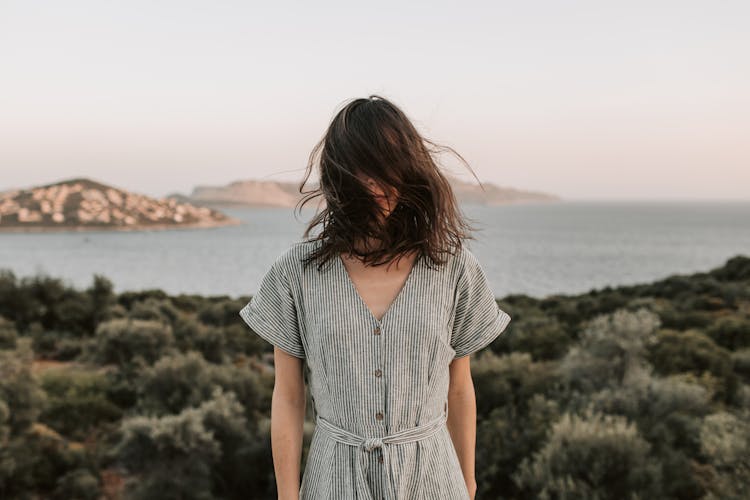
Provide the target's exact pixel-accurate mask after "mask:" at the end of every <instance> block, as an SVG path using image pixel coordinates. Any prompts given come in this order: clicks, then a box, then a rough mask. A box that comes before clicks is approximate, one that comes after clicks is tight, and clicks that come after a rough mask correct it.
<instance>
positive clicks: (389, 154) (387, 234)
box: [298, 95, 481, 266]
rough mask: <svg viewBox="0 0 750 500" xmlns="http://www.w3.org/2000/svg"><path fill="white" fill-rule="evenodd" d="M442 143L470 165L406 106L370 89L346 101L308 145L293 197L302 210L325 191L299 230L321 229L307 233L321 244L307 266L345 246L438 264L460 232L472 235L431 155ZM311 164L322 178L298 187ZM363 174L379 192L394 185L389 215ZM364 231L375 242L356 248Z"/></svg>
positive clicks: (369, 255)
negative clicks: (423, 128)
mask: <svg viewBox="0 0 750 500" xmlns="http://www.w3.org/2000/svg"><path fill="white" fill-rule="evenodd" d="M446 149H447V150H449V151H451V152H453V153H455V154H456V156H458V158H459V159H460V160H461V161H462V162H463V163H464V164H465V165H466V166H467V167H468V163H467V162H466V161H465V160H464V159H463V157H462V156H461V155H460V154H458V153H456V152H455V151H454V150H453V149H452V148H450V147H447V146H441V145H438V144H436V143H434V142H432V141H430V140H428V139H425V138H423V137H422V136H420V134H419V133H418V132H417V130H416V128H415V127H414V125H413V124H412V122H411V121H410V120H409V118H407V116H406V115H405V114H404V112H403V111H402V110H401V109H399V108H398V107H397V106H395V105H394V104H393V103H392V102H390V101H389V100H387V99H385V98H383V97H380V96H377V95H371V96H370V97H369V98H366V99H365V98H358V99H353V100H350V101H349V102H348V103H346V105H345V106H344V107H343V109H341V110H340V111H339V112H338V113H337V114H336V116H335V117H334V118H333V120H332V122H331V123H330V125H329V127H328V130H327V131H326V133H325V135H324V137H323V138H322V139H321V140H320V141H319V142H318V143H317V144H316V145H315V147H314V148H313V150H312V152H311V154H310V158H309V162H308V165H307V170H306V174H305V177H304V179H303V181H302V183H301V184H300V186H299V192H300V193H301V194H303V195H305V196H304V197H303V199H301V200H300V202H299V203H298V208H299V209H300V210H301V208H302V207H303V206H304V205H305V204H306V203H307V202H309V201H310V200H312V199H314V198H316V197H319V196H323V198H324V201H325V203H324V205H325V207H324V208H323V209H321V210H320V211H319V212H318V213H317V214H316V215H315V216H314V218H313V219H312V220H311V221H310V223H309V225H308V227H307V229H306V230H305V232H304V235H303V237H304V238H309V235H310V233H311V231H312V230H313V229H314V228H315V227H317V226H321V228H322V230H321V231H320V233H319V234H318V235H317V237H315V238H313V240H320V241H321V245H319V246H318V248H317V249H316V250H315V251H314V252H312V253H311V254H310V255H309V256H308V258H307V259H306V261H305V265H307V264H308V263H310V262H312V261H314V260H317V261H319V266H322V265H323V264H324V263H325V262H326V261H328V260H329V259H330V258H333V257H337V254H338V253H344V252H345V253H351V254H354V255H358V256H359V257H360V258H361V259H362V260H363V261H364V262H365V263H370V264H371V265H378V264H383V263H388V262H391V261H392V260H394V259H397V258H399V257H400V256H402V255H404V254H406V253H410V252H412V251H416V252H417V255H418V256H426V257H428V258H429V260H431V261H432V262H433V263H434V264H443V263H444V262H445V260H446V257H447V256H446V254H455V253H456V251H457V250H458V249H460V247H461V245H462V240H463V239H474V237H473V236H471V235H470V232H471V231H473V230H475V228H474V227H473V226H472V225H470V224H469V223H468V222H467V220H466V219H467V217H466V216H465V215H464V214H463V213H461V211H460V208H459V206H458V203H457V201H456V198H455V196H454V194H453V190H452V188H451V185H450V184H449V182H448V179H447V178H446V177H445V176H444V175H443V173H442V172H441V170H440V168H439V167H438V165H437V162H436V160H435V158H434V157H433V155H434V154H436V153H439V152H440V151H441V150H446ZM316 165H317V166H318V168H319V174H320V184H319V186H318V187H317V188H316V189H314V190H312V191H304V186H305V184H306V183H307V181H308V179H309V178H310V174H311V173H312V171H313V169H314V168H315V166H316ZM468 168H469V170H471V167H468ZM472 174H473V171H472ZM363 177H364V178H367V177H369V178H371V179H373V180H374V181H375V182H376V183H377V184H378V185H379V186H380V187H381V188H382V189H383V190H384V192H389V191H391V190H393V189H395V190H396V191H397V192H398V203H397V204H396V207H395V208H394V209H393V210H392V212H391V213H390V215H389V216H388V217H385V218H379V217H378V210H380V206H379V205H378V203H377V201H376V199H375V197H374V196H373V195H372V193H371V191H370V190H369V189H368V186H367V185H366V183H365V182H364V181H363V179H362V178H363ZM474 177H475V178H476V175H475V176H474ZM477 180H479V179H477ZM480 185H481V182H480ZM368 238H374V239H376V241H378V242H379V245H380V248H377V249H369V250H364V251H360V250H359V249H357V248H356V247H355V244H356V243H358V242H362V241H367V239H368ZM428 265H429V264H428Z"/></svg>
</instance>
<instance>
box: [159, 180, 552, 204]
mask: <svg viewBox="0 0 750 500" xmlns="http://www.w3.org/2000/svg"><path fill="white" fill-rule="evenodd" d="M448 179H449V181H450V183H451V185H452V186H453V191H454V193H455V194H456V197H457V198H458V201H459V203H464V204H476V205H503V204H508V203H524V202H555V201H560V200H561V198H560V197H558V196H555V195H552V194H548V193H542V192H534V191H522V190H518V189H513V188H505V187H500V186H497V185H495V184H492V183H488V182H485V183H483V186H484V190H482V187H480V186H479V184H477V183H471V182H465V181H463V180H460V179H458V178H456V177H451V176H448ZM298 187H299V184H298V183H297V182H285V181H259V180H244V181H235V182H232V183H230V184H227V185H224V186H196V187H195V188H193V192H192V193H191V194H190V195H187V196H186V195H182V194H179V193H173V194H170V195H168V197H170V198H173V199H175V200H178V201H183V202H189V203H198V204H202V205H212V206H255V207H294V206H295V205H296V204H297V202H298V200H299V199H300V198H301V197H302V195H300V193H299V191H298ZM315 187H317V186H316V185H314V184H310V185H309V187H308V186H306V189H314V188H315ZM317 201H318V200H317V199H316V200H314V202H313V203H317Z"/></svg>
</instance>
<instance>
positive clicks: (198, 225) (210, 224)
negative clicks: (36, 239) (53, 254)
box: [0, 218, 243, 234]
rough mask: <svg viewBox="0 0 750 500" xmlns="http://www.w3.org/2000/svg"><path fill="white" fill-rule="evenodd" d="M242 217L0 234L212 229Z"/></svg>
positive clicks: (18, 230)
mask: <svg viewBox="0 0 750 500" xmlns="http://www.w3.org/2000/svg"><path fill="white" fill-rule="evenodd" d="M241 224H243V221H242V220H240V219H235V218H230V219H227V220H223V221H201V222H192V223H188V224H153V225H151V224H149V225H137V226H5V227H3V226H0V234H26V233H34V234H36V233H88V232H92V231H93V232H96V231H101V232H109V231H124V232H128V231H167V230H170V229H211V228H217V227H225V226H239V225H241Z"/></svg>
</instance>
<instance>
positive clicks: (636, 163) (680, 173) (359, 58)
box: [0, 0, 750, 200]
mask: <svg viewBox="0 0 750 500" xmlns="http://www.w3.org/2000/svg"><path fill="white" fill-rule="evenodd" d="M748 19H750V2H747V1H745V0H743V1H732V0H728V1H720V2H716V1H702V2H695V1H689V0H683V1H658V0H651V1H646V2H642V1H628V2H612V1H601V0H599V1H575V0H571V1H549V0H548V1H526V2H503V1H492V2H470V1H464V2H460V3H459V2H443V1H437V0H432V1H430V2H422V1H410V2H395V1H393V2H392V1H379V2H376V3H375V2H370V3H367V4H365V3H358V2H351V1H346V2H343V1H342V2H326V1H316V2H301V1H300V2H285V1H274V2H262V3H261V2H254V1H242V2H240V1H229V0H225V1H220V2H217V1H203V2H199V1H190V0H182V1H159V2H154V1H148V2H146V1H134V0H131V1H103V0H98V1H66V2H59V1H48V2H42V1H34V0H23V1H15V0H0V73H1V74H0V171H1V174H0V190H5V189H11V188H19V187H32V186H35V185H38V184H46V183H51V182H57V181H60V180H64V179H67V178H71V177H81V176H84V177H91V178H93V179H95V180H99V181H101V182H105V183H107V184H112V185H114V186H116V187H119V188H123V189H128V190H132V191H136V192H140V193H143V194H148V195H151V196H166V195H167V194H171V193H174V192H181V193H185V194H188V193H190V192H191V191H192V189H193V187H194V186H197V185H223V184H227V183H230V182H234V181H238V180H248V179H261V180H278V181H300V180H301V179H302V177H303V174H304V171H305V167H306V166H307V161H308V156H309V154H310V151H311V150H312V148H313V146H314V145H315V143H316V142H317V141H318V140H319V139H320V138H321V137H322V136H323V134H324V132H325V129H326V127H327V126H328V124H329V122H330V120H331V119H332V118H333V116H334V115H335V113H336V111H338V109H340V108H341V107H342V106H343V105H344V104H345V103H346V102H347V101H348V100H350V99H353V98H356V97H367V96H369V95H371V94H377V95H381V96H383V97H386V98H388V99H391V100H393V102H394V103H396V104H397V105H398V106H400V107H401V108H402V109H403V110H404V111H405V113H406V114H407V115H408V116H409V117H410V118H411V119H412V121H413V122H414V124H415V125H416V127H417V129H418V130H419V131H420V132H422V134H424V136H425V137H427V138H429V139H431V140H435V141H437V142H440V143H441V144H445V145H448V146H450V147H452V148H454V149H455V150H456V151H458V152H459V153H460V154H461V155H462V156H463V157H464V158H465V159H466V160H467V161H468V163H469V165H470V166H471V168H472V169H473V171H474V172H475V173H476V175H477V176H478V177H479V178H480V179H481V180H482V181H484V182H490V183H493V184H496V185H499V186H503V187H511V188H515V189H521V190H531V191H541V192H546V193H551V194H555V195H558V196H560V197H562V198H564V199H567V200H646V199H648V200H709V199H710V200H734V199H744V200H750V189H748V186H750V141H749V140H748V139H749V138H750V91H749V89H750V57H748V54H749V53H750V30H748V29H747V26H748V24H747V23H748ZM441 161H442V164H443V165H444V167H445V168H446V169H447V171H449V172H450V173H452V174H454V175H458V176H459V177H461V178H463V179H465V180H472V176H471V174H470V173H469V172H468V170H466V169H465V167H463V166H462V165H461V164H460V163H459V162H458V161H456V160H455V159H453V158H451V157H449V156H446V157H444V158H443V159H442V160H441Z"/></svg>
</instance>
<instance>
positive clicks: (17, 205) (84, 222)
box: [0, 178, 240, 231]
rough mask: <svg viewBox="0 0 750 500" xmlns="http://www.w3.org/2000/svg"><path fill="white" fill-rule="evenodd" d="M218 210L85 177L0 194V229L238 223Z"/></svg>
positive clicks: (145, 226)
mask: <svg viewBox="0 0 750 500" xmlns="http://www.w3.org/2000/svg"><path fill="white" fill-rule="evenodd" d="M239 223H240V221H239V220H237V219H234V218H231V217H229V216H227V215H225V214H223V213H221V212H219V211H217V210H214V209H211V208H208V207H199V206H194V205H193V204H191V203H183V202H179V201H177V200H174V199H168V198H159V199H156V198H151V197H148V196H145V195H141V194H137V193H132V192H128V191H125V190H123V189H118V188H115V187H113V186H109V185H106V184H103V183H101V182H97V181H94V180H91V179H87V178H74V179H69V180H65V181H61V182H56V183H53V184H47V185H43V186H38V187H33V188H29V189H16V190H10V191H5V192H3V193H0V231H3V230H6V231H8V230H13V231H19V230H21V231H23V230H56V229H60V230H80V229H144V228H153V229H167V228H179V227H214V226H222V225H229V224H239Z"/></svg>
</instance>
